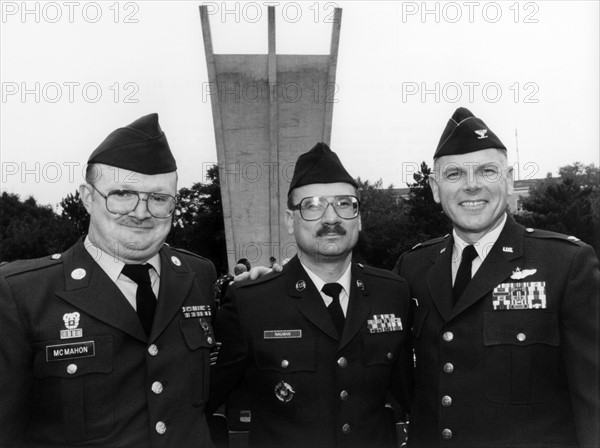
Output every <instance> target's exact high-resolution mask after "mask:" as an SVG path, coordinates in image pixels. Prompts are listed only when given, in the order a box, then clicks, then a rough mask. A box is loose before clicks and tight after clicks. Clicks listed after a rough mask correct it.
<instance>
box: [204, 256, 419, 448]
mask: <svg viewBox="0 0 600 448" xmlns="http://www.w3.org/2000/svg"><path fill="white" fill-rule="evenodd" d="M351 276H352V277H351V278H352V280H351V284H352V286H351V291H350V294H349V304H348V310H347V315H346V321H345V326H344V330H343V334H342V335H341V337H339V336H338V334H337V330H336V328H335V326H334V324H333V321H332V320H331V317H330V315H329V312H328V310H327V308H326V306H325V304H324V302H323V299H322V296H321V294H320V293H319V291H317V289H316V287H315V286H314V284H313V283H312V281H311V280H310V278H309V276H308V274H307V273H306V271H305V270H304V268H303V267H302V265H301V264H300V262H299V260H298V258H297V257H295V258H293V259H292V260H291V261H290V262H289V263H288V264H287V265H286V266H285V267H284V269H283V272H279V273H273V274H269V275H267V276H265V277H263V278H261V279H259V280H258V281H255V282H243V283H234V284H233V285H232V286H230V287H229V288H228V290H227V298H228V299H229V300H227V301H226V303H225V304H224V305H223V307H222V308H221V310H220V311H219V315H218V317H217V323H216V325H215V330H216V333H217V339H218V340H219V341H220V342H222V343H223V345H222V347H221V351H220V353H219V358H218V361H217V364H216V366H215V370H214V371H213V372H212V384H211V402H210V405H209V408H211V409H214V408H216V407H217V406H218V405H219V404H220V403H221V402H222V401H223V400H224V399H225V397H226V396H227V394H228V393H229V392H230V391H231V390H232V389H233V388H234V387H235V386H236V385H237V384H238V383H239V382H240V381H241V380H242V379H245V380H246V382H247V385H248V388H249V390H250V393H251V397H252V398H251V426H250V445H251V446H257V447H334V446H357V447H371V446H373V447H384V446H390V445H391V444H392V443H393V438H394V431H395V426H394V422H393V418H391V417H390V412H389V409H386V394H388V393H389V392H391V393H392V394H393V396H394V397H395V398H396V399H397V400H398V401H399V402H400V403H401V404H402V405H404V406H405V407H406V408H407V407H408V403H409V401H410V400H409V391H410V389H411V374H412V367H413V360H412V353H411V349H410V346H409V343H410V341H409V329H410V323H409V322H408V316H409V300H408V287H407V285H406V282H405V281H404V280H402V279H401V278H399V277H397V276H396V275H393V274H391V273H390V272H387V271H383V270H379V269H375V268H370V267H366V266H365V267H363V266H362V265H359V264H356V263H353V264H352V268H351Z"/></svg>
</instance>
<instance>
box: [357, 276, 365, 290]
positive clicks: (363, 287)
mask: <svg viewBox="0 0 600 448" xmlns="http://www.w3.org/2000/svg"><path fill="white" fill-rule="evenodd" d="M356 286H358V289H360V290H361V291H364V290H365V285H364V284H363V282H362V280H360V279H359V280H356Z"/></svg>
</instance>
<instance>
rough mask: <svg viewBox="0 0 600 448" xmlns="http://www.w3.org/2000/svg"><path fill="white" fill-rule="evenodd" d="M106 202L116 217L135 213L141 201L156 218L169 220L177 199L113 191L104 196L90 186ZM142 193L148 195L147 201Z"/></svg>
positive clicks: (162, 194)
mask: <svg viewBox="0 0 600 448" xmlns="http://www.w3.org/2000/svg"><path fill="white" fill-rule="evenodd" d="M90 185H91V186H92V188H93V189H94V190H96V191H97V192H98V194H100V196H102V197H103V198H104V200H105V202H106V210H108V211H109V212H111V213H114V214H116V215H127V214H129V213H131V212H132V211H134V210H135V209H136V207H137V206H138V204H139V203H140V201H146V207H147V209H148V213H150V214H151V215H152V216H153V217H155V218H160V219H164V218H168V217H169V216H171V215H172V214H173V211H175V204H176V203H177V199H175V197H173V196H171V195H170V194H164V193H150V192H147V191H134V190H113V191H111V192H109V193H108V194H106V195H105V194H103V193H102V192H101V191H100V190H98V189H97V188H96V186H95V185H94V184H90ZM140 193H142V194H147V195H148V197H147V198H146V199H142V198H140Z"/></svg>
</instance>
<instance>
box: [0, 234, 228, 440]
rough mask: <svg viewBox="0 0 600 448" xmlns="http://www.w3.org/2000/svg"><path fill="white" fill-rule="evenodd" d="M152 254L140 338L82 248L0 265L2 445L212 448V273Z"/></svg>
mask: <svg viewBox="0 0 600 448" xmlns="http://www.w3.org/2000/svg"><path fill="white" fill-rule="evenodd" d="M160 256H161V278H160V292H159V296H158V302H157V307H156V313H155V318H154V323H153V327H152V332H151V334H150V336H149V337H147V336H146V333H145V332H144V329H143V328H142V325H141V323H140V321H139V319H138V316H137V314H136V312H135V310H134V309H133V307H132V306H131V305H130V304H129V303H128V302H127V299H126V298H125V297H124V296H123V294H122V293H121V291H120V290H119V289H118V287H117V286H116V285H115V284H114V283H113V282H112V281H111V280H110V279H109V278H108V276H107V275H106V274H105V273H104V271H103V270H102V269H101V268H100V266H99V265H98V264H96V262H95V261H94V260H93V259H92V257H91V256H90V254H89V253H88V252H87V251H86V250H85V248H84V246H83V243H82V241H80V242H78V243H77V244H76V245H75V246H73V247H72V248H70V249H69V250H67V251H66V252H65V253H63V254H57V255H54V256H52V257H47V258H44V259H38V260H30V261H23V262H14V263H10V264H8V265H5V266H3V267H2V270H1V271H0V272H1V275H0V293H1V296H0V300H1V306H0V316H1V321H0V323H1V328H2V343H1V345H0V373H1V375H0V377H1V383H0V396H1V397H2V412H1V426H0V446H3V447H4V446H20V445H21V444H23V445H25V446H44V447H46V446H61V447H62V446H75V445H77V446H79V445H85V446H102V447H108V446H110V447H135V448H137V447H192V446H193V447H207V446H212V444H211V442H210V438H209V436H208V429H207V426H206V421H205V417H204V409H205V405H206V401H207V399H208V391H209V369H210V367H209V351H210V347H211V346H212V345H214V341H213V335H212V328H211V327H210V316H209V315H210V307H211V305H212V303H213V302H212V300H213V299H212V297H213V296H212V285H213V282H214V280H215V277H216V275H215V270H214V267H213V265H212V263H210V262H209V261H208V260H205V259H203V258H201V257H198V256H196V255H193V254H191V253H190V252H187V251H180V250H176V249H172V248H170V247H168V246H166V245H165V246H163V248H162V249H161V251H160ZM75 313H77V314H78V315H79V316H76V314H75ZM74 316H76V317H77V319H75V317H74ZM198 316H202V317H198ZM200 320H202V321H203V322H204V325H201V322H200ZM203 327H204V328H203Z"/></svg>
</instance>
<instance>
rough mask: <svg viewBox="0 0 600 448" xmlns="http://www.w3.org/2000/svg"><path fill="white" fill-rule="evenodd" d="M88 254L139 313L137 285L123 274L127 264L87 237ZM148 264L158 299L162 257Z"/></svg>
mask: <svg viewBox="0 0 600 448" xmlns="http://www.w3.org/2000/svg"><path fill="white" fill-rule="evenodd" d="M83 245H84V246H85V248H86V250H87V251H88V253H89V254H90V255H91V256H92V258H93V259H94V261H95V262H96V263H98V266H100V267H101V268H102V270H103V271H104V272H106V275H108V277H109V278H110V279H111V280H112V281H113V282H114V283H115V284H116V285H117V287H118V288H119V289H120V290H121V292H122V293H123V295H124V296H125V298H126V299H127V301H128V302H129V304H130V305H131V306H132V307H133V309H134V310H136V311H137V306H136V301H135V294H136V292H137V283H136V282H134V281H133V280H131V279H130V278H129V277H127V276H126V275H123V274H121V271H122V270H123V267H124V266H125V263H124V262H122V261H121V260H119V259H117V258H116V257H115V256H114V255H111V254H109V253H106V252H104V251H103V250H102V249H100V248H98V247H96V246H94V244H93V243H92V242H91V241H90V239H89V237H87V236H86V237H85V241H84V242H83ZM146 263H148V264H150V265H151V266H152V268H153V269H149V270H148V272H149V273H150V282H151V284H152V291H153V292H154V295H155V296H156V297H157V298H158V290H159V288H160V255H158V254H156V255H154V256H153V257H152V258H150V260H148V261H147V262H146Z"/></svg>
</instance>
